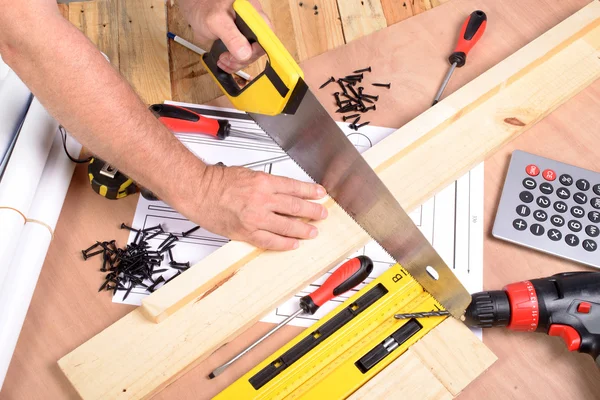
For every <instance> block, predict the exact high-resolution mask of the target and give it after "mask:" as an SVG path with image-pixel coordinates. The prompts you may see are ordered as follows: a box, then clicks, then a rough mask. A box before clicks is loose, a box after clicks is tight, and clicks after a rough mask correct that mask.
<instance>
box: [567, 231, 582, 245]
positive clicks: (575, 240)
mask: <svg viewBox="0 0 600 400" xmlns="http://www.w3.org/2000/svg"><path fill="white" fill-rule="evenodd" d="M565 242H566V243H567V244H568V245H569V246H571V247H575V246H577V245H578V244H579V238H578V237H577V236H575V235H573V234H572V233H569V234H568V235H567V236H565Z"/></svg>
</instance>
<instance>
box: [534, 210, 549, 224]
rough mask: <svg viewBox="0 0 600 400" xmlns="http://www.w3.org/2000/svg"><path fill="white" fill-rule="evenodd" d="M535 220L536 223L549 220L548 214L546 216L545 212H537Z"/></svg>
mask: <svg viewBox="0 0 600 400" xmlns="http://www.w3.org/2000/svg"><path fill="white" fill-rule="evenodd" d="M533 218H535V219H536V221H540V222H544V221H546V220H547V219H548V214H546V212H545V211H542V210H537V211H536V212H534V213H533Z"/></svg>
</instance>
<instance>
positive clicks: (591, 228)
mask: <svg viewBox="0 0 600 400" xmlns="http://www.w3.org/2000/svg"><path fill="white" fill-rule="evenodd" d="M585 233H587V235H588V236H589V237H598V235H599V234H600V229H598V227H597V226H595V225H588V226H586V227H585Z"/></svg>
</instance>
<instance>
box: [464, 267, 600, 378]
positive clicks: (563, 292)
mask: <svg viewBox="0 0 600 400" xmlns="http://www.w3.org/2000/svg"><path fill="white" fill-rule="evenodd" d="M465 324H467V325H468V326H472V327H479V328H491V327H495V326H506V327H507V328H508V329H512V330H514V331H525V332H534V331H535V332H543V333H547V334H548V335H550V336H559V337H560V338H562V339H563V340H564V342H565V343H566V345H567V348H568V349H569V350H570V351H575V350H577V351H579V352H580V353H586V354H589V355H590V356H592V358H593V359H594V360H596V364H597V365H598V367H600V272H567V273H562V274H557V275H553V276H550V277H548V278H543V279H532V280H530V281H523V282H517V283H512V284H510V285H507V286H505V287H504V289H503V290H492V291H488V292H479V293H475V294H473V295H472V301H471V305H470V306H469V307H468V308H467V311H466V313H465Z"/></svg>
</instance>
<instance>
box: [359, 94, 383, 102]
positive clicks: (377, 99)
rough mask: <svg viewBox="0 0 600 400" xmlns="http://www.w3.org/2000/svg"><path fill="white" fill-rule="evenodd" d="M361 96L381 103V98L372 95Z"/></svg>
mask: <svg viewBox="0 0 600 400" xmlns="http://www.w3.org/2000/svg"><path fill="white" fill-rule="evenodd" d="M361 96H362V97H363V99H364V98H367V99H371V100H375V101H379V96H371V95H370V94H361Z"/></svg>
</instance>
